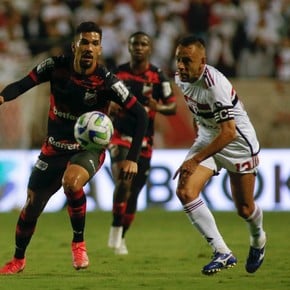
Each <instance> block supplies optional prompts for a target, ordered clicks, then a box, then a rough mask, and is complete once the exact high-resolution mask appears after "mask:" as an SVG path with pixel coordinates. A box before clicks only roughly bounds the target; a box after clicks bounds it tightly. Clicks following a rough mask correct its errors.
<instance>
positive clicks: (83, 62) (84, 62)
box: [80, 60, 93, 69]
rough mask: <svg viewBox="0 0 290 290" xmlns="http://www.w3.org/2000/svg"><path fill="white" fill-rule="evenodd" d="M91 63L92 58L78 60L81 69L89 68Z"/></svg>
mask: <svg viewBox="0 0 290 290" xmlns="http://www.w3.org/2000/svg"><path fill="white" fill-rule="evenodd" d="M92 65H93V60H80V67H81V68H82V69H89V68H91V67H92Z"/></svg>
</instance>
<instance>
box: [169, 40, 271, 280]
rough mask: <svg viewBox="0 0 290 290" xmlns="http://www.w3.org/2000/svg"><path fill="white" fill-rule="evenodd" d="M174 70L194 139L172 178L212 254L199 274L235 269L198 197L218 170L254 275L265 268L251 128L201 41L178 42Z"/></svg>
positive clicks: (255, 146)
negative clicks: (245, 237)
mask: <svg viewBox="0 0 290 290" xmlns="http://www.w3.org/2000/svg"><path fill="white" fill-rule="evenodd" d="M176 65H177V72H176V76H175V81H176V83H177V85H178V86H179V87H180V88H181V90H182V92H183V94H184V98H185V101H186V103H187V105H188V108H189V110H190V111H191V112H192V113H193V119H194V122H195V125H196V127H197V130H198V136H197V138H196V140H194V143H193V145H192V147H191V148H190V150H189V152H188V154H187V156H186V158H185V161H184V162H183V163H182V164H181V166H180V167H179V169H178V170H177V171H176V174H175V176H174V178H176V177H177V176H178V175H179V180H178V185H177V190H176V194H177V196H178V198H179V200H180V201H181V203H182V205H183V208H184V211H185V213H186V215H187V216H188V218H189V220H190V221H191V223H192V224H193V225H194V226H195V227H196V229H197V230H198V231H199V232H200V234H201V235H202V236H203V237H204V238H205V239H206V241H207V242H208V244H209V245H210V246H211V248H212V250H213V258H212V260H211V261H210V262H209V264H207V265H205V266H204V267H203V269H202V273H203V274H206V275H211V274H215V273H217V272H219V271H220V270H222V269H226V268H230V267H233V266H235V265H236V263H237V259H236V257H235V256H234V255H233V253H232V251H231V249H230V248H229V247H228V246H227V244H226V243H225V241H224V240H223V237H222V236H221V234H220V232H219V230H218V228H217V225H216V222H215V219H214V217H213V215H212V213H211V212H210V210H209V209H208V207H207V205H206V204H205V203H204V201H203V200H202V198H201V197H200V193H201V191H202V190H203V187H204V186H205V184H206V183H207V182H208V180H209V179H210V178H211V177H212V176H214V175H217V174H218V173H219V171H220V169H221V168H225V169H226V170H227V172H228V175H229V179H230V184H231V191H232V198H233V201H234V203H235V207H236V209H237V213H238V215H239V216H240V217H242V218H243V219H244V221H245V222H246V224H247V225H248V230H249V234H250V250H249V255H248V257H247V261H246V265H245V268H246V271H247V272H249V273H254V272H255V271H256V270H257V269H258V268H259V267H260V266H261V264H262V262H263V259H264V254H265V243H266V234H265V232H264V230H263V213H262V210H261V209H260V208H259V206H258V205H257V204H256V203H255V201H254V185H255V179H256V173H257V166H258V163H259V161H258V153H259V142H258V140H257V137H256V133H255V130H254V127H253V125H252V123H251V121H250V120H249V117H248V115H247V112H246V111H245V109H244V107H243V105H242V103H241V101H240V100H239V98H238V95H237V93H236V91H235V89H234V88H233V86H232V85H231V83H230V82H229V80H228V79H227V78H226V77H225V76H224V75H223V74H222V73H221V72H219V71H218V70H216V69H215V68H214V67H212V66H210V65H208V64H206V48H205V44H204V41H203V40H202V39H199V38H196V37H195V36H194V35H188V36H185V37H183V38H182V39H180V40H179V42H178V43H177V48H176Z"/></svg>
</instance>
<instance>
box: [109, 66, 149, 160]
mask: <svg viewBox="0 0 290 290" xmlns="http://www.w3.org/2000/svg"><path fill="white" fill-rule="evenodd" d="M106 82H107V84H108V85H109V88H110V89H111V90H112V92H113V94H114V96H115V97H113V98H112V100H113V101H115V102H116V103H118V104H119V105H121V106H122V107H124V108H126V114H127V113H130V114H131V115H132V116H133V117H134V118H135V120H136V123H135V125H136V127H135V130H134V134H133V136H132V137H133V138H132V143H131V147H130V149H129V152H128V155H127V158H126V159H127V160H131V161H134V162H137V160H138V158H139V155H140V151H141V146H142V141H143V138H144V136H145V133H146V130H147V127H148V122H149V120H148V116H147V113H146V111H145V109H144V107H143V106H142V105H141V104H140V103H139V102H138V100H137V98H136V97H135V96H134V95H133V94H132V93H131V92H130V91H129V90H128V88H127V87H126V86H125V84H124V83H123V82H122V81H121V80H120V79H118V78H117V77H116V76H115V75H114V74H113V73H111V72H109V71H108V72H107V73H106Z"/></svg>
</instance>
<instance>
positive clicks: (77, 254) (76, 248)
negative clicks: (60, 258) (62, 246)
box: [71, 242, 89, 270]
mask: <svg viewBox="0 0 290 290" xmlns="http://www.w3.org/2000/svg"><path fill="white" fill-rule="evenodd" d="M71 250H72V261H73V267H74V268H75V269H76V270H80V269H85V268H87V267H88V266H89V258H88V255H87V249H86V244H85V242H80V243H74V242H72V245H71Z"/></svg>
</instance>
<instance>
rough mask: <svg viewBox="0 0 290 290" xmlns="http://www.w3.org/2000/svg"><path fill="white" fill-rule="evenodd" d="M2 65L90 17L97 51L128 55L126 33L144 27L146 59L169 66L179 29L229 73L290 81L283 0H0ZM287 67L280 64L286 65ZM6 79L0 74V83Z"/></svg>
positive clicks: (66, 37) (54, 47)
mask: <svg viewBox="0 0 290 290" xmlns="http://www.w3.org/2000/svg"><path fill="white" fill-rule="evenodd" d="M0 3H1V4H0V54H1V59H2V64H1V66H3V67H4V69H5V71H7V69H9V70H14V69H16V70H17V68H18V66H19V62H20V61H24V60H27V59H31V58H33V57H35V56H37V55H39V54H40V53H43V52H49V53H52V54H56V53H59V52H60V50H63V49H67V48H68V49H69V48H70V40H71V35H72V31H73V29H74V28H75V27H76V25H78V24H79V23H80V22H82V21H86V20H93V21H96V22H97V23H99V24H100V26H101V27H102V28H103V32H104V34H103V35H104V37H103V57H104V61H105V62H106V63H107V65H108V66H109V67H110V66H115V65H116V64H118V63H121V62H123V61H126V60H128V53H127V45H126V42H127V38H128V36H129V35H130V34H131V33H132V32H135V31H136V30H143V31H145V32H147V33H148V34H149V35H151V36H152V37H153V38H154V52H153V55H152V62H154V63H155V64H157V65H159V66H161V67H162V68H163V69H164V70H167V71H168V72H173V71H174V58H173V54H174V46H175V41H176V39H177V38H178V37H179V36H180V35H181V34H183V33H187V32H190V33H195V34H197V35H199V36H201V37H203V38H204V39H205V40H206V41H207V43H208V51H207V53H208V63H209V64H212V65H214V66H216V67H217V68H219V69H220V70H221V71H223V72H224V73H225V74H226V75H227V76H228V77H257V76H259V77H260V76H263V77H272V76H279V77H281V78H286V77H287V78H288V79H290V68H289V66H290V64H289V62H290V56H289V55H290V1H289V0H216V1H213V0H67V1H62V0H27V1H22V0H12V1H11V0H10V1H8V0H2V1H0ZM287 65H288V67H287V68H286V66H287ZM3 77H4V78H8V80H9V81H11V80H12V79H13V77H14V76H13V75H12V76H11V75H9V74H8V73H5V76H3V75H2V74H1V76H0V82H1V81H6V79H4V80H3V79H1V78H3Z"/></svg>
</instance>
